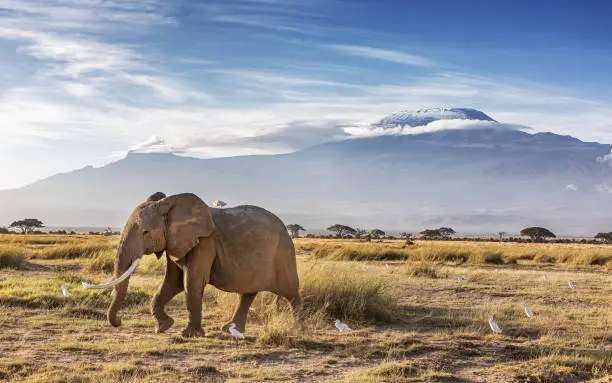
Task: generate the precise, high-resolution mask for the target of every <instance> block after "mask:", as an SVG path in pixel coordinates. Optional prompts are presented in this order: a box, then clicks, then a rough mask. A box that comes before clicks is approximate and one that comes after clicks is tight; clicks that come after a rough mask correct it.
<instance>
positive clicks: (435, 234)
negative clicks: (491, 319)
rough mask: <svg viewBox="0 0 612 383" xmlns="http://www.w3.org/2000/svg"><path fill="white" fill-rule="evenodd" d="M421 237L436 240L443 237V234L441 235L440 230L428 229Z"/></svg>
mask: <svg viewBox="0 0 612 383" xmlns="http://www.w3.org/2000/svg"><path fill="white" fill-rule="evenodd" d="M419 234H421V236H422V237H423V238H425V239H435V238H440V237H442V233H440V229H427V230H423V231H422V232H420V233H419Z"/></svg>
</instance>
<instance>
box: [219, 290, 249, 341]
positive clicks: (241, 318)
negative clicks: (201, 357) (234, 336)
mask: <svg viewBox="0 0 612 383" xmlns="http://www.w3.org/2000/svg"><path fill="white" fill-rule="evenodd" d="M256 296H257V293H247V294H240V302H239V303H238V307H237V308H236V312H235V313H234V316H233V317H232V319H231V320H230V321H229V322H228V323H226V324H225V325H223V327H222V328H221V329H222V330H223V331H227V330H228V329H229V326H230V324H232V323H235V324H236V329H237V330H238V331H240V332H244V329H245V327H246V320H247V315H248V314H249V308H250V307H251V304H252V303H253V300H255V297H256Z"/></svg>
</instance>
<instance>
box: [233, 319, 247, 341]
mask: <svg viewBox="0 0 612 383" xmlns="http://www.w3.org/2000/svg"><path fill="white" fill-rule="evenodd" d="M229 332H230V333H231V334H232V336H233V337H234V339H235V340H236V342H237V341H238V339H244V334H243V333H241V332H240V331H238V330H237V329H236V323H232V324H230V326H229Z"/></svg>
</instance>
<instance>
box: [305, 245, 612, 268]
mask: <svg viewBox="0 0 612 383" xmlns="http://www.w3.org/2000/svg"><path fill="white" fill-rule="evenodd" d="M295 242H296V249H298V250H301V251H312V253H313V255H314V256H315V257H317V258H325V259H329V260H338V261H340V260H343V261H351V260H353V261H380V260H404V259H405V260H410V261H430V262H437V263H444V264H455V265H460V264H465V263H468V264H474V265H482V264H515V263H517V262H521V261H534V262H535V263H557V264H567V265H570V266H592V265H598V266H603V265H608V264H610V263H612V245H606V244H601V245H593V244H575V243H570V244H548V243H512V242H501V243H500V242H461V241H415V244H414V245H406V242H405V241H403V240H385V241H382V242H361V241H359V240H336V239H310V238H299V239H296V241H295Z"/></svg>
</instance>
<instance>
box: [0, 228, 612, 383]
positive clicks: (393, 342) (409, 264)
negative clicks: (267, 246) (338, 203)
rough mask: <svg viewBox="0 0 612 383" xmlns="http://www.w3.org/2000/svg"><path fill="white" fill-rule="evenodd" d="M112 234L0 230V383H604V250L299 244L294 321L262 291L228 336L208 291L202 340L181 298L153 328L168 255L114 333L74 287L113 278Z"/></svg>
mask: <svg viewBox="0 0 612 383" xmlns="http://www.w3.org/2000/svg"><path fill="white" fill-rule="evenodd" d="M117 243H118V239H117V238H116V237H102V236H64V235H62V236H47V235H36V236H23V235H0V275H6V276H7V279H6V280H4V281H0V381H3V380H4V381H27V382H115V381H121V382H153V381H165V382H174V381H183V382H198V381H210V382H215V381H218V382H222V381H288V380H289V381H317V382H421V381H428V382H585V381H592V382H608V381H612V275H611V272H612V246H609V245H584V244H515V243H481V242H478V243H476V242H432V241H427V242H420V241H417V242H416V243H415V244H413V245H407V244H406V243H405V242H404V241H384V242H377V241H373V242H357V241H354V240H322V239H297V240H296V241H295V243H296V249H297V251H298V262H299V273H300V279H301V285H302V296H303V307H302V310H301V312H300V314H299V316H300V318H301V319H300V320H294V318H293V316H292V315H291V314H290V313H289V312H288V305H286V304H281V306H280V307H277V305H276V304H274V302H273V297H272V296H271V295H270V294H266V293H264V294H259V296H258V298H257V299H256V301H255V303H254V304H253V306H252V309H251V312H250V314H249V315H250V316H249V321H248V324H247V330H246V337H247V338H246V340H245V341H240V342H238V343H237V342H235V341H234V340H233V339H231V338H230V336H229V335H228V334H226V333H223V332H222V331H220V330H219V328H220V326H221V325H222V324H223V323H225V321H227V319H229V318H230V316H231V313H232V310H233V307H234V305H235V304H236V303H237V297H236V296H235V295H234V294H227V293H223V292H220V291H218V290H216V289H214V288H213V287H210V286H209V287H207V288H206V291H205V298H204V314H203V323H204V325H205V331H206V337H204V338H201V339H184V338H182V337H180V331H181V330H182V328H184V326H185V325H186V318H187V311H186V308H185V304H184V298H183V297H184V295H179V296H177V297H176V298H175V299H174V300H173V301H172V302H171V303H170V304H169V307H168V310H167V311H168V312H169V314H170V315H171V316H173V317H174V319H175V320H176V323H175V325H174V327H172V328H171V329H170V330H168V332H167V333H164V334H160V335H157V334H155V333H154V332H153V329H154V321H153V318H152V317H151V315H150V314H149V307H150V300H151V297H152V296H153V294H154V293H155V291H156V290H157V288H158V287H159V285H160V284H161V281H162V278H163V272H164V269H165V263H164V260H163V259H162V260H161V261H158V260H157V259H156V258H155V257H154V256H152V255H151V256H146V257H145V258H144V259H143V261H142V262H141V263H140V265H139V266H138V269H137V270H136V273H135V274H134V275H133V276H132V278H131V283H130V287H129V295H128V298H127V300H126V303H125V305H124V306H125V307H124V309H123V310H122V311H121V315H122V318H123V327H121V328H117V329H116V328H113V327H111V326H110V325H109V324H108V322H107V321H106V315H105V312H106V309H107V307H108V304H109V302H110V299H111V297H110V291H106V292H103V293H101V294H99V293H98V292H96V291H90V290H84V289H83V288H82V287H81V283H80V282H81V281H83V280H85V281H88V282H96V283H97V282H105V281H108V280H109V279H110V278H111V272H112V267H113V258H114V249H115V248H116V246H117ZM387 265H388V266H387ZM544 276H546V278H544ZM458 277H464V278H465V279H463V278H459V279H461V280H458ZM569 281H572V282H573V283H574V284H575V288H574V289H570V288H569V287H568V282H569ZM61 286H65V287H66V288H67V289H68V290H69V291H70V293H71V295H70V296H64V295H63V294H62V291H61ZM283 303H284V302H283ZM525 303H528V304H529V306H530V307H531V308H532V309H533V311H534V312H535V313H536V316H537V317H536V319H530V318H528V317H527V315H526V314H525V312H524V304H525ZM489 315H494V316H495V319H496V321H497V323H498V324H499V326H500V327H501V328H502V330H503V333H502V334H494V333H493V332H492V331H491V330H490V328H489V325H488V323H487V319H488V317H489ZM336 318H339V319H341V320H342V321H344V322H345V323H347V324H348V325H350V326H351V327H352V328H353V329H354V331H352V332H349V333H339V332H338V331H337V330H336V329H335V328H334V326H333V321H334V320H335V319H336Z"/></svg>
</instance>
